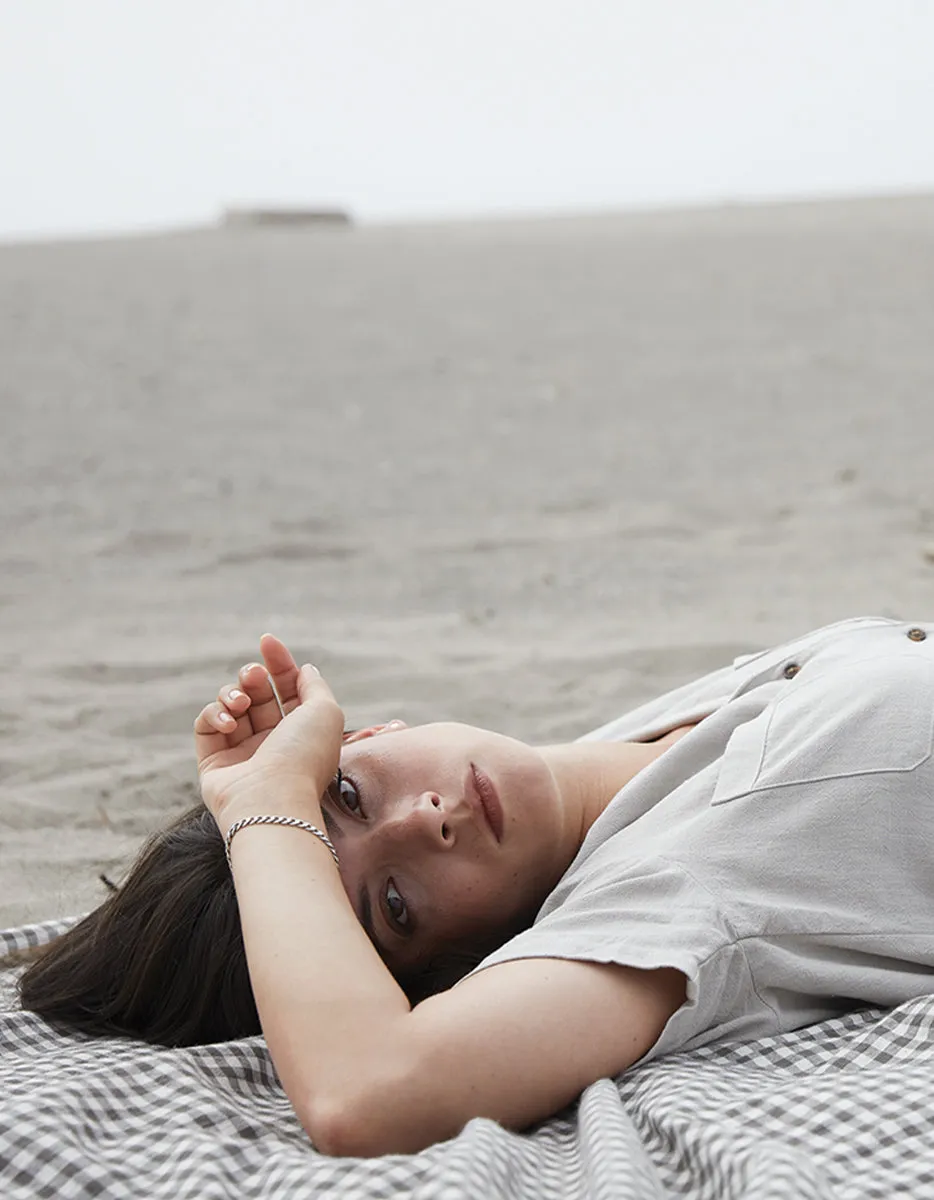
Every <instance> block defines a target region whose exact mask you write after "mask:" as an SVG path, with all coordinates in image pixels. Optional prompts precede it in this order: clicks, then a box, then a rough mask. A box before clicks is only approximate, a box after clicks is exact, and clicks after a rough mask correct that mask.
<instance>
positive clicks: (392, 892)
mask: <svg viewBox="0 0 934 1200" xmlns="http://www.w3.org/2000/svg"><path fill="white" fill-rule="evenodd" d="M386 908H387V910H388V912H389V919H390V920H391V921H392V923H393V925H395V926H396V927H397V928H399V929H405V927H406V926H407V925H408V923H409V910H408V908H407V907H406V904H405V901H404V900H403V899H402V896H401V894H400V892H399V890H398V888H397V887H396V885H395V884H394V883H393V881H392V880H391V879H390V880H389V882H388V883H387V884H386Z"/></svg>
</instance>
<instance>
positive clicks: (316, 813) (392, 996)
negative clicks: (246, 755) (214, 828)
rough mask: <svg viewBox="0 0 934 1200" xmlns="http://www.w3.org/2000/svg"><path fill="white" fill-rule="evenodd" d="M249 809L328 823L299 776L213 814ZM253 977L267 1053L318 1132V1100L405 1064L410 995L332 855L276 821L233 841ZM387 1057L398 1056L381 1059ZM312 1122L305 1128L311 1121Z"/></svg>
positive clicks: (329, 1100) (322, 1106)
mask: <svg viewBox="0 0 934 1200" xmlns="http://www.w3.org/2000/svg"><path fill="white" fill-rule="evenodd" d="M253 813H257V814H259V813H279V814H282V815H284V816H295V817H300V818H301V819H302V820H306V821H310V822H311V823H312V824H314V825H317V826H318V827H319V828H323V827H324V821H323V818H322V815H321V809H320V805H319V803H318V801H317V799H315V798H314V795H309V793H308V790H307V788H303V787H301V786H299V785H298V784H291V783H285V784H283V785H282V786H274V787H273V788H264V789H263V790H262V792H261V793H260V792H259V791H258V792H257V794H256V796H255V797H253V796H252V795H250V794H248V795H247V796H240V797H238V801H237V806H236V810H235V811H233V812H231V813H229V814H228V815H227V816H226V817H225V819H224V820H223V821H222V822H221V823H220V824H221V831H222V833H225V832H226V829H227V828H229V826H230V825H231V824H233V822H234V820H237V819H239V818H240V817H243V816H249V815H252V814H253ZM231 860H232V864H233V875H234V882H235V885H236V890H237V902H238V905H239V909H240V920H241V925H242V929H243V940H244V946H245V949H246V958H247V965H248V967H249V972H250V981H251V984H252V987H253V993H254V997H255V1000H256V1007H257V1011H258V1013H259V1017H260V1022H261V1024H262V1028H263V1033H264V1035H265V1038H266V1042H267V1045H268V1046H269V1051H270V1054H271V1055H272V1060H273V1063H274V1064H275V1067H276V1070H277V1072H278V1074H279V1078H280V1080H281V1082H282V1085H283V1087H284V1089H285V1091H286V1094H287V1095H288V1097H289V1099H290V1101H291V1102H292V1105H293V1107H294V1108H295V1110H296V1112H297V1113H298V1115H299V1117H300V1118H301V1119H302V1121H303V1123H304V1124H305V1127H306V1129H308V1132H309V1134H310V1135H311V1136H312V1138H313V1139H314V1138H315V1129H314V1128H313V1126H314V1119H313V1116H312V1114H313V1113H314V1112H316V1111H322V1112H325V1113H326V1112H327V1110H328V1108H329V1107H330V1106H332V1105H333V1104H336V1103H338V1099H339V1097H340V1096H341V1094H342V1090H343V1089H346V1087H347V1083H348V1081H357V1080H359V1079H360V1078H361V1076H369V1075H373V1076H376V1077H386V1076H388V1077H390V1078H391V1077H392V1076H393V1075H395V1074H396V1073H397V1072H398V1073H399V1074H400V1075H401V1074H402V1073H403V1072H404V1070H405V1065H406V1064H405V1062H404V1058H405V1054H406V1038H405V1037H404V1036H403V1034H404V1026H405V1024H406V1022H407V1019H408V1018H409V1015H410V1006H409V1003H408V1000H407V999H406V997H405V994H404V992H403V991H402V989H401V988H400V987H399V985H398V984H397V983H396V982H395V980H394V979H393V977H392V975H391V974H390V972H389V971H388V969H387V968H386V966H385V965H384V964H383V962H382V960H381V959H380V957H379V955H378V954H377V952H376V950H375V949H374V947H373V945H372V944H371V942H370V940H369V938H368V937H367V935H366V933H365V932H364V930H363V928H362V926H361V925H360V923H359V922H358V920H357V917H356V914H355V913H354V911H353V908H352V907H351V904H350V901H349V899H348V897H347V894H346V892H345V891H344V887H343V884H342V882H341V879H340V875H339V873H338V870H337V867H336V865H335V863H334V860H333V858H332V856H331V854H330V852H329V851H328V849H327V847H326V846H325V845H324V844H323V843H322V842H321V841H320V840H319V839H318V838H316V837H313V836H312V835H310V834H308V833H306V832H304V831H302V830H297V829H294V828H289V827H288V826H281V825H260V826H249V827H248V828H246V829H243V830H241V831H240V832H238V833H237V834H236V835H235V836H234V839H233V841H232V844H231ZM393 1056H396V1057H398V1059H399V1062H398V1063H397V1064H396V1063H393V1062H391V1061H389V1060H390V1059H391V1058H392V1057H393ZM310 1126H311V1127H310Z"/></svg>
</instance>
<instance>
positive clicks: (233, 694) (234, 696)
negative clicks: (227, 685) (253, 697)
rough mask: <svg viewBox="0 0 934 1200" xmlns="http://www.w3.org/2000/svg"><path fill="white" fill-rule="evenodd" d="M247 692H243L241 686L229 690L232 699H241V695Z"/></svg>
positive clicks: (229, 697)
mask: <svg viewBox="0 0 934 1200" xmlns="http://www.w3.org/2000/svg"><path fill="white" fill-rule="evenodd" d="M245 694H246V693H245V692H241V691H240V689H239V688H231V689H230V691H229V692H228V699H230V700H239V699H240V697H241V696H243V695H245Z"/></svg>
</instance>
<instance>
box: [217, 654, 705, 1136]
mask: <svg viewBox="0 0 934 1200" xmlns="http://www.w3.org/2000/svg"><path fill="white" fill-rule="evenodd" d="M283 649H284V648H283ZM270 657H271V660H272V661H271V662H270V667H271V669H273V671H274V673H275V668H276V652H275V650H273V651H272V653H271V655H270V656H267V661H269V659H270ZM277 678H278V676H277ZM295 684H297V681H293V686H294V685H295ZM265 686H266V688H268V682H267V683H266V685H265ZM282 686H283V685H280V688H281V687H282ZM284 686H285V687H286V688H287V687H288V685H287V684H286V685H284ZM301 689H302V693H303V700H304V703H303V704H301V706H298V705H297V699H296V698H295V697H294V696H293V697H292V698H289V699H287V707H291V708H292V709H293V713H292V714H290V716H289V718H287V719H286V720H285V721H283V722H282V723H281V726H279V728H278V729H277V730H276V737H275V738H272V737H271V736H268V735H269V729H266V730H263V729H260V730H259V731H257V730H256V729H255V727H254V725H253V724H250V729H249V732H247V729H246V722H245V718H244V717H243V716H241V718H240V721H239V722H238V730H239V733H231V734H226V735H225V734H224V733H223V732H222V725H221V724H219V722H218V720H217V719H216V718H218V716H219V712H220V709H219V708H218V706H209V709H205V711H204V713H202V714H201V716H200V717H199V722H200V726H196V730H198V729H199V728H200V730H201V732H199V733H198V737H199V739H200V742H199V756H200V761H201V766H202V773H203V789H204V791H205V796H206V802H208V803H209V804H212V805H213V806H212V811H214V812H215V817H216V818H217V820H218V825H219V826H220V828H221V830H222V832H224V831H225V830H226V828H228V827H229V825H230V824H232V823H233V821H234V820H236V819H237V818H239V817H241V816H245V815H250V814H252V813H266V812H276V813H284V814H286V815H296V816H300V817H302V818H303V819H304V820H308V821H311V822H312V823H314V824H317V825H322V824H323V822H322V818H321V812H320V807H319V804H318V800H317V796H318V795H319V794H320V793H321V792H323V791H324V787H325V786H326V784H327V782H328V781H329V777H330V776H329V774H328V772H329V771H331V770H332V769H333V768H332V766H331V761H330V759H329V757H328V755H330V756H331V758H333V759H335V760H336V753H337V750H338V749H339V733H338V734H337V735H336V737H337V740H336V749H335V746H334V745H330V746H328V745H327V744H326V743H327V739H328V737H330V738H331V739H332V741H333V740H334V730H333V729H332V730H331V731H330V733H329V732H328V729H327V727H328V722H329V721H330V723H331V725H333V726H334V729H336V728H337V720H336V717H335V713H334V712H333V711H331V706H333V709H336V704H335V703H334V700H333V697H332V696H331V694H330V691H329V690H328V689H327V685H326V684H324V683H323V681H321V680H320V679H316V678H313V677H312V676H311V675H303V676H302V680H301ZM249 690H250V692H251V693H252V694H251V697H250V700H251V702H252V704H253V707H252V709H251V711H252V713H253V718H252V720H253V721H254V722H255V723H256V725H261V724H262V720H263V717H262V711H263V705H264V703H268V701H266V700H264V698H263V688H262V684H261V683H258V684H257V686H256V687H251V688H250V689H249ZM269 695H271V692H270V693H269ZM211 709H214V710H216V711H213V712H209V710H211ZM231 711H234V712H236V707H235V706H231ZM267 711H268V710H267ZM337 712H338V713H339V710H337ZM206 714H207V715H206ZM269 719H270V720H272V717H270V718H269ZM264 734H265V735H266V736H265V737H264ZM241 735H242V736H241ZM238 737H239V741H236V739H237V738H238ZM315 738H317V739H318V744H317V745H316V744H315ZM208 739H211V740H210V743H209V742H208ZM218 739H220V740H218ZM251 739H259V740H260V742H259V744H261V745H265V750H264V752H263V753H262V754H260V753H257V752H256V751H257V749H258V747H257V746H253V747H252V750H251V749H250V745H251ZM231 742H234V743H235V744H234V745H233V746H231V744H230V743H231ZM309 747H311V748H310V749H309ZM234 752H238V753H236V754H235V755H234V756H235V757H238V758H239V762H231V754H232V753H234ZM334 765H336V762H335V764H334ZM231 767H233V768H234V770H233V771H232V773H231V772H230V770H229V768H231ZM224 772H227V774H224ZM310 779H312V780H314V782H313V784H311V783H309V780H310ZM215 783H216V784H217V787H216V789H215V790H212V789H213V788H214V784H215ZM232 861H233V870H234V879H235V883H236V888H237V899H238V903H239V906H240V914H241V922H242V927H243V936H244V943H245V947H246V955H247V962H248V965H249V970H250V978H251V982H252V985H253V990H254V995H255V999H256V1005H257V1009H258V1011H259V1015H260V1020H261V1022H262V1027H263V1032H264V1034H265V1036H266V1040H267V1043H268V1045H269V1049H270V1053H271V1055H272V1058H273V1062H274V1063H275V1066H276V1069H277V1071H278V1073H279V1077H280V1079H281V1081H282V1084H283V1087H284V1088H285V1091H286V1093H287V1095H288V1096H289V1099H290V1101H291V1102H292V1105H293V1107H294V1108H295V1111H296V1113H297V1114H298V1116H299V1118H300V1120H301V1121H302V1124H303V1125H304V1127H305V1129H306V1130H307V1132H308V1134H309V1136H310V1137H311V1139H312V1141H313V1142H314V1143H315V1145H316V1146H317V1147H318V1148H319V1149H321V1150H323V1151H324V1152H326V1153H332V1154H352V1155H374V1154H387V1153H408V1152H414V1151H417V1150H419V1149H422V1148H424V1147H425V1146H427V1145H430V1144H431V1143H432V1142H435V1141H438V1140H440V1139H443V1138H447V1137H451V1136H453V1135H455V1134H456V1133H457V1132H458V1131H459V1130H460V1129H461V1128H462V1127H463V1125H464V1124H465V1123H466V1122H467V1121H468V1120H470V1118H471V1117H474V1116H487V1117H492V1118H494V1119H495V1120H498V1121H500V1122H502V1123H503V1124H505V1125H508V1126H510V1127H513V1128H522V1127H524V1126H526V1125H528V1124H529V1123H531V1122H533V1121H536V1120H538V1119H541V1118H544V1117H546V1116H549V1115H550V1114H552V1113H553V1112H555V1111H557V1110H558V1109H560V1108H561V1107H563V1106H564V1105H565V1104H567V1103H568V1102H570V1101H571V1100H573V1099H574V1097H575V1096H576V1095H577V1094H578V1093H579V1092H580V1091H581V1090H582V1089H583V1088H584V1087H586V1086H587V1085H588V1084H589V1083H591V1082H593V1081H594V1080H596V1079H598V1078H601V1077H603V1076H606V1075H615V1074H618V1073H619V1072H620V1071H622V1070H624V1069H625V1068H626V1067H628V1066H630V1065H631V1064H632V1063H633V1062H635V1061H636V1060H637V1059H638V1058H640V1057H641V1056H642V1055H643V1054H644V1053H645V1052H646V1051H647V1050H648V1049H649V1048H650V1047H651V1046H652V1044H653V1043H654V1042H655V1041H656V1039H657V1038H658V1035H659V1034H660V1032H661V1030H662V1028H663V1026H664V1024H665V1022H666V1021H667V1019H668V1017H669V1016H670V1015H671V1013H672V1012H674V1011H675V1010H676V1009H677V1008H678V1006H679V1005H680V1004H681V1002H682V1001H683V998H684V978H683V976H682V975H681V974H680V973H678V972H674V971H654V972H644V971H638V970H635V969H629V968H625V967H615V966H601V965H596V964H590V963H577V962H568V961H563V960H550V959H533V960H529V961H525V962H516V963H508V964H504V965H501V966H496V967H491V968H490V969H489V970H487V971H483V972H480V973H479V974H478V975H477V976H475V977H473V978H471V979H468V980H465V981H464V982H463V983H462V984H460V985H459V986H458V987H456V988H454V989H452V990H451V991H448V992H445V993H442V994H440V995H438V996H434V997H432V998H430V999H428V1000H426V1001H424V1002H422V1003H421V1004H419V1005H418V1006H417V1007H415V1008H414V1009H412V1008H411V1007H410V1005H409V1003H408V1001H407V999H406V997H405V995H404V993H403V992H402V990H401V989H400V988H399V986H398V984H397V983H396V982H395V980H394V979H393V977H392V975H391V974H390V973H389V971H388V970H387V968H386V967H385V965H384V964H383V962H382V960H381V959H380V958H379V956H378V954H377V953H376V951H375V949H374V948H373V946H372V945H371V943H370V941H369V939H368V938H367V936H366V934H365V932H364V931H363V929H362V927H361V926H360V924H359V923H358V921H357V919H356V916H355V914H354V912H353V909H352V907H351V905H350V903H349V901H348V899H347V896H346V894H345V892H344V889H343V885H342V883H341V880H340V877H339V875H338V872H337V869H336V867H335V865H334V862H333V860H332V858H331V856H330V854H329V852H328V850H327V848H326V847H325V846H324V845H322V844H321V843H320V842H319V841H318V840H317V839H315V838H313V837H311V836H309V835H307V834H303V833H301V832H298V831H296V830H293V829H288V828H283V827H281V826H260V827H251V828H250V829H248V830H244V831H243V832H242V833H240V834H238V835H237V836H236V838H235V839H234V842H233V847H232Z"/></svg>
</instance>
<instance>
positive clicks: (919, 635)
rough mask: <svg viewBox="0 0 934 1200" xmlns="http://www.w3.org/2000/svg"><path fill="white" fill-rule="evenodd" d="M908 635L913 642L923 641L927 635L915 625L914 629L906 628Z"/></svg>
mask: <svg viewBox="0 0 934 1200" xmlns="http://www.w3.org/2000/svg"><path fill="white" fill-rule="evenodd" d="M908 637H909V638H910V639H911V641H913V642H923V641H924V639H925V638H926V637H927V634H926V633H925V632H924V630H923V629H918V628H917V626H916V627H915V628H914V629H909V630H908Z"/></svg>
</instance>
